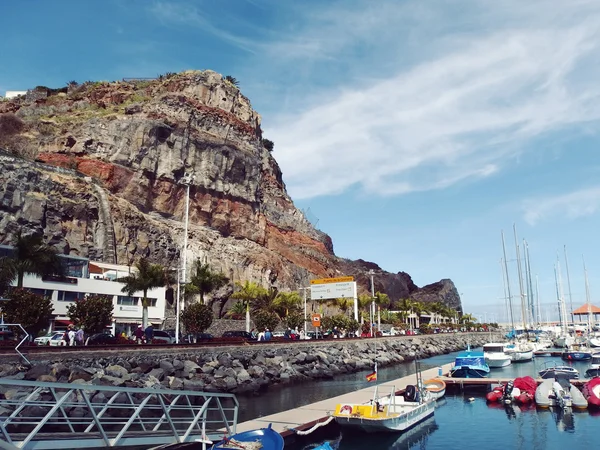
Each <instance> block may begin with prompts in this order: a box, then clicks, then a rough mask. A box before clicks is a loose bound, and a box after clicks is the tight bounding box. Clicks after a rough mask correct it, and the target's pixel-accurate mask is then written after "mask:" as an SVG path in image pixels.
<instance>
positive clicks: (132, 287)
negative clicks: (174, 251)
mask: <svg viewBox="0 0 600 450" xmlns="http://www.w3.org/2000/svg"><path fill="white" fill-rule="evenodd" d="M134 267H135V268H136V269H137V271H136V272H133V273H131V274H130V275H127V276H126V277H123V278H119V279H117V281H119V282H121V283H124V284H125V286H123V289H121V292H126V293H127V294H128V295H130V296H132V295H133V294H135V293H136V292H139V291H142V293H143V297H142V326H143V327H144V329H145V328H146V327H147V326H148V306H149V304H148V303H149V302H148V291H149V290H150V289H154V288H159V287H163V286H165V285H167V284H169V279H170V278H171V273H170V272H169V271H168V270H167V269H165V268H164V267H163V266H161V265H160V264H151V263H150V261H149V260H148V259H147V258H141V259H140V260H139V261H138V262H137V263H136V264H135V266H134Z"/></svg>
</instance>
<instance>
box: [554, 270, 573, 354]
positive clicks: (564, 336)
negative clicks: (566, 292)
mask: <svg viewBox="0 0 600 450" xmlns="http://www.w3.org/2000/svg"><path fill="white" fill-rule="evenodd" d="M554 279H555V281H556V298H557V299H558V311H559V318H560V330H561V331H560V334H559V335H558V336H557V337H556V339H554V346H555V347H558V348H562V347H568V346H569V345H571V344H572V343H573V342H574V339H573V337H572V336H571V335H569V332H568V330H567V310H566V307H565V299H564V297H563V292H562V279H561V276H560V262H559V261H558V258H557V261H556V264H555V265H554Z"/></svg>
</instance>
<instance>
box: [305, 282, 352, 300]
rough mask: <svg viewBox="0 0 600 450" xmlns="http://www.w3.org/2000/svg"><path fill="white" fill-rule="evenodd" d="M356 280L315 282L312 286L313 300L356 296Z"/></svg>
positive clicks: (311, 296)
mask: <svg viewBox="0 0 600 450" xmlns="http://www.w3.org/2000/svg"><path fill="white" fill-rule="evenodd" d="M355 293H356V282H354V281H348V282H344V283H325V284H313V285H311V286H310V299H311V300H325V299H328V298H354V297H355Z"/></svg>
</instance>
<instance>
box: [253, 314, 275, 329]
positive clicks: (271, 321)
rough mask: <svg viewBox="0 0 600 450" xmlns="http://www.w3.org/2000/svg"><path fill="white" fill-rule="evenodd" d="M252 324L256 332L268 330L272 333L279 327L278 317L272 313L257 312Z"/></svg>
mask: <svg viewBox="0 0 600 450" xmlns="http://www.w3.org/2000/svg"><path fill="white" fill-rule="evenodd" d="M253 316H254V324H255V325H256V328H257V329H258V330H264V329H266V328H268V329H269V330H271V331H273V330H274V329H275V327H276V326H277V325H279V316H278V315H277V314H276V313H275V312H274V311H268V310H264V309H261V310H258V311H256V312H255V313H254V314H253Z"/></svg>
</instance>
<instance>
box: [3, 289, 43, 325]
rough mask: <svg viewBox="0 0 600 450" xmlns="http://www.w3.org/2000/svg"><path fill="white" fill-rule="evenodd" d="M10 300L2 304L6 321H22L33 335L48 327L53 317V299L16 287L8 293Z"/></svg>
mask: <svg viewBox="0 0 600 450" xmlns="http://www.w3.org/2000/svg"><path fill="white" fill-rule="evenodd" d="M8 296H9V298H10V300H8V301H7V302H5V303H4V304H3V305H2V312H3V314H4V321H5V322H6V323H20V324H21V326H22V327H23V328H25V330H26V331H27V333H29V335H31V336H34V337H35V336H37V335H38V333H39V332H40V331H42V330H44V329H47V328H48V324H49V322H50V319H51V318H52V312H53V311H54V308H53V307H52V300H50V298H49V297H42V296H41V295H37V294H34V293H33V292H30V291H28V290H27V289H22V288H14V289H11V290H10V291H9V294H8Z"/></svg>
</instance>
